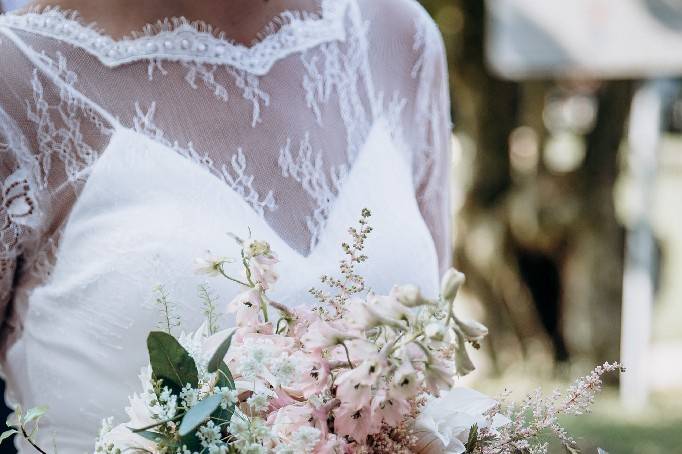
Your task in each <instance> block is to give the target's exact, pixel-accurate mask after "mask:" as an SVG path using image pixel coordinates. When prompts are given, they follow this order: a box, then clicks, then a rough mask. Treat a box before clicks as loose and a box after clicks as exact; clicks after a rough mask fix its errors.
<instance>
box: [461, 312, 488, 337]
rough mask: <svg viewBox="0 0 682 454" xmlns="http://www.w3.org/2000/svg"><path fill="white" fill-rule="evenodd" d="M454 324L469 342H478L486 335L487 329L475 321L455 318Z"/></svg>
mask: <svg viewBox="0 0 682 454" xmlns="http://www.w3.org/2000/svg"><path fill="white" fill-rule="evenodd" d="M455 323H456V324H457V328H459V330H460V331H461V332H462V334H463V335H464V337H465V338H466V340H467V341H469V342H479V341H481V340H482V339H483V338H484V337H485V336H487V335H488V328H486V326H485V325H483V324H482V323H479V322H477V321H476V320H467V319H464V320H462V319H460V318H457V317H455Z"/></svg>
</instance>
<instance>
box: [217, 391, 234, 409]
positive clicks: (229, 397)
mask: <svg viewBox="0 0 682 454" xmlns="http://www.w3.org/2000/svg"><path fill="white" fill-rule="evenodd" d="M216 394H220V395H222V396H223V399H222V400H221V401H220V408H222V409H223V410H227V408H228V407H230V406H232V405H235V404H236V403H237V397H238V393H237V390H236V389H230V388H228V387H222V388H217V389H216Z"/></svg>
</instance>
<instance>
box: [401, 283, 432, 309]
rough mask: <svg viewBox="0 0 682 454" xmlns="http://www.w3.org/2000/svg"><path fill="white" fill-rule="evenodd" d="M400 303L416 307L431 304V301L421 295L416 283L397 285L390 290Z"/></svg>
mask: <svg viewBox="0 0 682 454" xmlns="http://www.w3.org/2000/svg"><path fill="white" fill-rule="evenodd" d="M392 293H393V295H394V296H395V298H396V299H397V300H398V302H399V303H400V304H402V305H403V306H406V307H417V306H424V305H427V304H432V301H429V300H428V299H426V298H424V297H422V294H421V290H419V287H417V286H416V285H411V284H407V285H397V286H395V287H393V291H392Z"/></svg>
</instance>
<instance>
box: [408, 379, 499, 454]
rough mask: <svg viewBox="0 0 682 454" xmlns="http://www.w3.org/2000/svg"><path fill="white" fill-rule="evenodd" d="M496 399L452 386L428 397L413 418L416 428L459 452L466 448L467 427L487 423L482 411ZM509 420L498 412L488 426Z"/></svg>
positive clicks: (453, 453) (452, 453)
mask: <svg viewBox="0 0 682 454" xmlns="http://www.w3.org/2000/svg"><path fill="white" fill-rule="evenodd" d="M496 404H497V402H496V401H495V400H494V399H492V398H490V397H488V396H486V395H485V394H481V393H479V392H478V391H474V390H472V389H468V388H454V389H452V390H450V391H448V392H445V393H442V394H441V396H440V397H437V398H431V399H430V400H429V401H428V403H427V404H426V405H425V406H424V407H423V408H422V411H421V413H420V414H419V416H418V417H417V420H416V421H415V428H416V429H417V430H422V431H426V432H427V433H430V434H432V435H434V436H435V437H436V438H437V439H438V440H439V441H440V442H441V443H442V448H443V450H444V452H445V453H447V454H462V453H464V452H465V451H466V449H465V446H464V443H466V441H467V438H468V436H469V431H470V430H471V427H472V426H473V425H474V424H476V425H478V427H479V428H485V427H488V426H489V421H488V419H487V418H486V417H485V415H484V413H485V412H487V411H488V410H490V409H491V408H492V407H494V406H495V405H496ZM508 422H509V420H508V419H506V418H505V417H503V416H501V415H496V417H495V418H494V419H493V423H492V428H493V429H494V428H498V427H501V426H503V425H505V424H507V423H508Z"/></svg>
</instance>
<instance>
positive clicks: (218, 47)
mask: <svg viewBox="0 0 682 454" xmlns="http://www.w3.org/2000/svg"><path fill="white" fill-rule="evenodd" d="M320 3H321V6H320V11H319V12H318V13H311V12H299V11H284V12H282V13H280V14H279V15H277V16H275V17H274V18H273V19H272V20H271V21H270V23H269V24H268V25H267V26H266V27H265V28H264V29H263V30H262V31H261V32H259V33H258V35H257V38H256V39H255V40H254V42H253V43H252V44H251V45H250V46H246V45H244V44H240V43H237V42H235V41H233V40H231V39H229V38H227V37H226V35H225V32H223V31H220V30H219V29H218V28H217V27H214V26H212V25H210V24H208V23H206V22H202V21H190V20H188V19H186V18H184V17H179V18H167V19H163V20H160V21H158V22H157V23H155V24H148V25H146V26H145V27H144V28H143V30H142V31H136V32H132V33H131V34H129V35H128V36H126V37H124V38H120V39H114V38H112V37H111V36H110V35H108V34H106V33H105V32H104V31H103V30H101V29H100V28H99V27H98V26H97V24H96V23H90V24H86V23H85V22H84V21H83V20H82V19H81V17H80V15H79V14H78V12H77V11H68V10H63V9H61V8H59V7H55V6H47V7H42V8H34V9H31V10H28V11H27V12H18V13H8V14H5V15H0V26H3V25H4V26H7V27H10V28H15V29H19V30H23V31H27V32H31V33H36V34H39V35H42V36H47V37H50V38H54V39H57V40H60V41H64V42H67V43H69V44H71V45H73V46H76V47H79V48H81V49H83V50H85V51H87V52H88V53H90V54H91V55H94V56H95V57H97V59H98V60H99V61H100V62H101V63H102V64H104V65H105V66H107V67H110V68H113V67H116V66H121V65H124V64H127V63H132V62H136V61H140V60H170V61H181V62H196V63H204V64H215V65H229V66H233V67H235V68H238V69H241V70H244V71H248V72H250V73H252V74H255V75H264V74H267V73H268V72H269V71H270V69H271V68H272V66H273V65H274V64H275V63H276V62H277V61H279V60H281V59H283V58H285V57H287V56H289V55H291V54H293V53H296V52H301V51H304V50H306V49H309V48H311V47H314V46H316V45H319V44H322V43H324V42H329V41H333V40H339V41H345V39H346V31H345V23H344V17H345V12H346V9H347V7H348V5H349V3H350V0H321V1H320Z"/></svg>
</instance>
